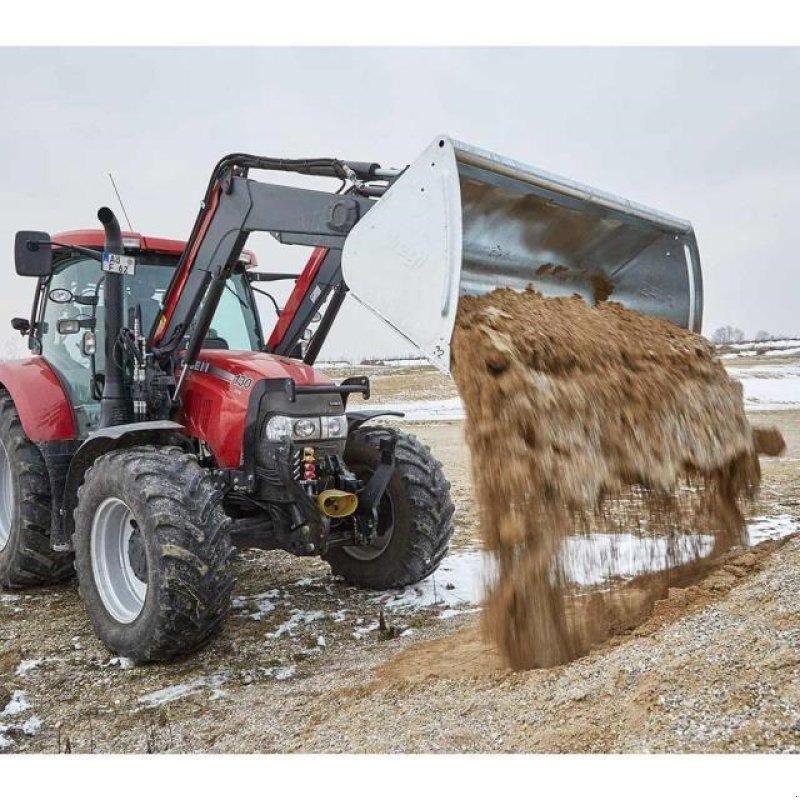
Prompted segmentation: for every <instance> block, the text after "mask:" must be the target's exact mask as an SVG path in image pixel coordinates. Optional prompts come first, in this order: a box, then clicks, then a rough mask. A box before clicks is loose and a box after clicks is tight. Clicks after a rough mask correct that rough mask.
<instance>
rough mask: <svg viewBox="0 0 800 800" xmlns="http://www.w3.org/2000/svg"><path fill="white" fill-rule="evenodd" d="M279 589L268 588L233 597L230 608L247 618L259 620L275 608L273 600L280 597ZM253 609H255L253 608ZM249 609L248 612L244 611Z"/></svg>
mask: <svg viewBox="0 0 800 800" xmlns="http://www.w3.org/2000/svg"><path fill="white" fill-rule="evenodd" d="M280 595H281V593H280V590H279V589H270V590H269V591H268V592H262V593H261V594H253V595H241V596H239V597H234V598H233V602H232V603H231V608H232V609H233V610H234V611H240V612H242V614H243V616H246V617H248V618H249V619H254V620H261V619H264V617H266V616H267V614H271V613H272V612H273V611H274V610H275V602H274V601H275V600H277V599H278V598H279V597H280ZM253 609H255V610H253ZM247 611H250V613H249V614H248V613H244V612H247Z"/></svg>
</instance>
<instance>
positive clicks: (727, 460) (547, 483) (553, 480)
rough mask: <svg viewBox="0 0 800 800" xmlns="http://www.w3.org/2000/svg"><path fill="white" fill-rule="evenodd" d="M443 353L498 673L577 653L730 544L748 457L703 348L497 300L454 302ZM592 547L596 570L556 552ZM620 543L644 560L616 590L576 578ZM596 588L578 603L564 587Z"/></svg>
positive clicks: (644, 329)
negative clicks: (599, 548) (606, 542)
mask: <svg viewBox="0 0 800 800" xmlns="http://www.w3.org/2000/svg"><path fill="white" fill-rule="evenodd" d="M452 352H453V377H454V379H455V381H456V384H457V385H458V388H459V392H460V394H461V396H462V398H463V400H464V405H465V408H466V414H467V429H466V435H467V443H468V444H469V447H470V449H471V451H472V454H473V459H472V462H473V465H474V481H475V489H476V496H477V500H478V504H479V508H480V513H481V534H482V538H483V541H484V545H485V547H486V548H487V549H488V550H490V551H491V552H492V553H493V554H494V555H495V557H496V559H497V564H498V576H497V580H496V581H495V582H494V583H493V585H492V586H491V587H490V588H489V593H488V597H487V604H486V607H485V612H484V618H483V622H484V630H485V632H486V633H487V634H488V635H489V636H490V638H491V639H492V640H493V641H494V642H495V644H496V645H497V648H498V650H499V652H500V653H501V654H502V656H503V659H504V661H505V663H507V664H509V665H510V666H511V667H513V668H515V669H523V668H531V667H545V666H552V665H555V664H560V663H564V662H567V661H570V660H572V659H574V658H576V657H578V656H580V655H582V654H583V653H585V652H587V651H588V649H589V648H590V647H591V646H592V645H593V644H594V643H596V642H598V641H602V640H604V639H606V638H608V637H609V636H612V635H614V634H615V633H618V632H620V631H623V630H627V629H629V628H630V627H631V626H632V625H635V624H638V623H639V622H641V621H642V620H643V619H644V618H646V616H647V615H648V614H649V613H650V612H651V610H652V607H653V604H654V602H655V601H656V600H657V599H659V598H662V597H664V595H665V594H666V591H667V589H668V587H670V586H676V585H678V586H685V585H689V584H691V583H693V582H696V581H697V580H698V579H699V578H700V577H701V576H702V575H703V574H705V572H707V570H708V568H709V564H710V563H711V560H712V559H713V558H715V557H718V556H719V555H720V554H721V553H724V552H726V551H727V550H728V549H729V548H730V547H731V546H733V545H736V544H743V543H744V536H745V525H744V518H743V516H742V513H741V510H740V507H739V504H740V502H741V501H742V500H745V499H748V498H752V497H753V496H754V494H755V492H756V490H757V488H758V485H759V481H760V468H759V463H758V456H757V447H756V442H755V441H754V438H753V431H752V429H751V427H750V425H749V423H748V421H747V418H746V417H745V413H744V407H743V402H742V389H741V385H740V384H739V383H738V382H736V381H734V380H732V379H730V378H729V377H728V375H727V373H726V372H725V370H724V368H723V366H722V364H721V363H720V362H719V360H718V359H717V357H716V354H715V351H714V349H713V347H712V346H711V345H710V344H709V343H708V342H707V341H706V340H705V339H703V338H702V337H700V336H697V335H695V334H692V333H689V332H687V331H685V330H682V329H680V328H678V327H677V326H675V325H672V324H671V323H668V322H665V321H662V320H657V319H654V318H651V317H647V316H644V315H642V314H639V313H636V312H633V311H629V310H626V309H625V308H623V307H622V306H620V305H618V304H616V303H599V304H598V305H596V306H589V305H587V304H586V303H585V302H584V301H583V300H582V299H580V298H579V297H568V298H545V297H543V296H542V295H541V294H539V293H538V292H536V291H533V290H528V291H526V292H524V293H517V292H513V291H511V290H506V289H500V290H496V291H494V292H492V293H490V294H487V295H484V296H482V297H465V298H463V299H462V301H461V303H460V305H459V312H458V318H457V323H456V328H455V332H454V336H453V346H452ZM778 436H779V434H778ZM765 442H766V443H767V444H768V445H769V447H770V448H771V449H776V448H778V442H777V441H776V440H775V439H774V438H770V437H769V436H766V437H763V441H760V442H759V443H758V444H759V445H760V446H761V445H763V444H764V443H765ZM759 449H760V448H759ZM598 531H600V532H603V535H604V536H607V537H609V538H610V541H611V544H610V546H609V547H607V548H606V552H605V554H604V555H601V556H597V555H596V554H593V553H594V550H593V549H592V548H583V549H578V551H577V554H576V553H575V552H573V553H572V555H571V556H570V555H569V551H568V548H565V543H568V539H569V538H570V537H573V536H574V535H575V534H583V535H584V537H591V536H592V535H593V534H594V533H595V532H598ZM698 532H702V535H700V534H698ZM623 534H624V535H625V536H626V537H628V540H630V539H631V537H633V541H635V542H636V548H635V549H636V551H637V552H639V553H640V556H639V560H640V561H641V560H642V556H641V553H642V552H643V553H644V561H645V562H646V563H645V564H644V565H642V564H639V565H638V567H637V569H635V570H633V571H634V572H643V571H646V574H644V575H641V576H640V577H638V578H636V579H635V580H633V581H625V582H623V581H621V580H619V577H617V578H616V579H615V578H614V576H613V570H612V569H610V568H609V569H606V567H607V566H608V565H604V564H603V563H595V564H587V563H586V562H587V560H589V559H596V558H600V559H608V560H609V563H611V562H613V561H614V560H615V558H616V557H617V556H618V555H619V553H618V550H619V543H620V542H621V541H623V540H622V538H621V535H623ZM626 541H627V540H626ZM642 543H644V544H642ZM642 567H644V569H643V568H642ZM605 573H608V574H607V576H606V577H607V579H606V580H605V582H604V583H602V584H601V586H600V589H599V590H598V588H597V581H596V580H589V581H588V582H589V583H591V584H593V586H594V591H589V592H587V591H586V589H585V588H583V587H581V586H580V584H581V580H580V578H579V577H576V575H578V576H580V575H584V576H585V575H587V574H589V575H594V576H597V575H598V574H605ZM584 582H586V581H584Z"/></svg>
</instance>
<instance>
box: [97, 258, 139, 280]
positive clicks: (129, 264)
mask: <svg viewBox="0 0 800 800" xmlns="http://www.w3.org/2000/svg"><path fill="white" fill-rule="evenodd" d="M103 272H116V273H117V274H118V275H135V274H136V259H135V258H134V257H133V256H118V255H117V254H116V253H103Z"/></svg>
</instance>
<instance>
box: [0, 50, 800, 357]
mask: <svg viewBox="0 0 800 800" xmlns="http://www.w3.org/2000/svg"><path fill="white" fill-rule="evenodd" d="M0 75H2V76H3V80H2V85H0V161H1V163H2V174H1V176H0V248H2V252H4V253H5V254H6V275H7V276H8V277H7V279H6V281H5V282H4V284H3V291H2V294H1V295H0V324H2V325H3V327H2V328H0V344H2V345H3V346H4V349H5V348H6V347H7V346H8V343H9V342H11V341H14V340H15V339H16V334H14V333H13V331H11V329H10V327H6V326H7V322H5V320H7V319H8V318H10V317H12V316H17V315H19V316H27V314H28V312H29V306H30V298H31V294H32V290H33V283H32V280H30V279H23V278H18V277H17V276H16V275H15V273H14V266H13V236H14V233H15V231H16V230H18V229H23V228H32V229H41V230H48V231H50V232H55V231H58V230H65V229H70V228H82V227H94V226H95V225H96V217H95V214H96V210H97V208H98V206H100V205H104V204H108V205H111V206H112V207H113V208H116V209H118V206H117V205H116V200H115V197H114V195H113V192H112V189H111V186H110V184H109V181H108V178H107V173H108V172H109V171H112V172H113V173H114V176H115V178H116V180H117V183H118V184H119V187H120V189H121V191H122V195H123V199H124V201H125V204H126V206H127V209H128V212H129V213H130V216H131V218H132V220H133V224H134V227H135V228H136V229H137V230H139V231H140V232H143V233H149V234H154V235H163V236H171V237H175V238H185V237H186V236H187V235H188V233H189V230H190V228H191V225H192V222H193V220H194V217H195V215H196V212H197V209H198V204H199V201H200V199H201V197H202V194H203V191H204V188H205V185H206V183H207V180H208V176H209V173H210V170H211V168H212V166H213V165H214V163H215V162H216V161H217V159H218V158H219V157H220V156H221V155H223V154H225V153H228V152H231V151H248V152H253V153H259V154H263V155H271V156H284V157H305V156H329V155H330V156H339V157H343V158H350V159H354V160H365V161H366V160H369V161H372V160H374V161H379V162H381V163H382V164H384V165H387V166H401V165H404V164H406V163H408V162H409V161H412V160H413V159H414V158H415V156H416V155H417V154H418V153H419V152H420V151H421V150H422V149H423V148H424V147H425V146H426V145H427V144H428V143H429V142H430V141H431V140H432V139H433V137H434V136H435V135H436V134H438V133H448V134H451V135H452V136H454V137H456V138H458V139H461V140H463V141H466V142H469V143H471V144H474V145H477V146H480V147H484V148H487V149H489V150H494V151H496V152H499V153H502V154H504V155H507V156H510V157H512V158H515V159H517V160H520V161H523V162H527V163H530V164H533V165H536V166H538V167H541V168H543V169H546V170H548V171H551V172H555V173H559V174H561V175H564V176H566V177H568V178H572V179H575V180H578V181H581V182H584V183H589V184H592V185H594V186H597V187H599V188H601V189H605V190H607V191H610V192H613V193H615V194H620V195H622V196H624V197H627V198H629V199H631V200H635V201H638V202H641V203H644V204H646V205H650V206H653V207H655V208H658V209H660V210H663V211H667V212H669V213H672V214H675V215H677V216H680V217H685V218H688V219H690V220H691V221H692V222H693V224H694V227H695V231H696V233H697V238H698V243H699V247H700V254H701V259H702V262H703V277H704V282H705V313H704V326H703V330H704V333H706V335H710V333H711V332H712V331H713V330H714V328H716V327H717V326H719V325H722V324H728V323H730V324H734V325H737V326H739V327H741V328H743V329H744V330H745V331H746V332H747V333H748V334H752V333H754V332H755V331H756V330H757V329H759V328H764V329H766V330H768V331H771V332H774V333H786V334H800V314H798V312H800V292H798V291H797V290H796V285H797V280H796V276H797V271H798V267H800V264H799V263H798V255H797V240H798V231H799V230H800V222H799V221H798V220H800V188H798V187H800V80H798V78H799V76H800V50H798V49H773V50H762V49H660V50H654V49H649V50H648V49H614V48H605V49H542V48H531V49H501V50H498V49H482V50H474V49H439V50H425V49H382V50H373V49H271V48H262V49H247V50H231V49H114V50H105V49H41V48H36V49H34V48H30V49H4V50H2V51H0ZM254 244H255V247H254V249H256V251H257V253H258V254H259V255H260V256H261V262H262V266H268V265H271V264H273V263H274V264H275V267H276V269H282V268H284V267H287V266H292V265H293V256H292V255H291V254H290V256H284V255H283V254H280V253H279V254H275V252H274V251H273V250H272V249H269V250H267V249H266V248H264V249H263V250H262V248H260V247H259V244H260V242H255V243H254ZM283 249H284V250H286V249H287V248H283ZM296 255H297V254H296V253H295V254H294V256H296ZM273 258H278V259H279V260H278V261H272V260H271V259H273ZM287 258H288V259H289V260H288V261H287ZM264 322H265V325H266V326H267V327H268V328H269V327H271V323H272V319H271V316H270V315H269V314H267V315H266V316H265V319H264ZM12 337H13V338H12ZM17 340H18V339H17ZM408 351H409V347H408V345H406V344H405V343H404V342H403V341H402V340H398V338H397V337H396V335H395V334H393V333H392V332H390V331H388V330H386V329H384V328H383V327H382V326H381V324H380V323H378V322H377V321H374V320H373V319H372V318H371V317H370V316H369V315H368V314H367V312H365V311H363V310H361V309H360V308H358V307H357V305H356V304H355V303H354V302H353V301H348V304H347V305H346V306H345V311H344V312H343V313H341V314H340V316H339V319H338V320H337V323H336V326H335V327H334V331H333V333H332V334H331V337H330V339H329V343H328V345H327V346H326V350H325V351H324V353H323V355H324V356H327V357H334V356H337V355H367V356H368V355H382V354H389V353H394V354H402V353H407V352H408Z"/></svg>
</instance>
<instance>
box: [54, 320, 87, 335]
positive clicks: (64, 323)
mask: <svg viewBox="0 0 800 800" xmlns="http://www.w3.org/2000/svg"><path fill="white" fill-rule="evenodd" d="M91 327H92V320H90V319H60V320H58V321H57V322H56V330H57V331H58V332H59V333H60V334H61V336H69V335H70V334H72V333H80V330H81V328H91Z"/></svg>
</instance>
